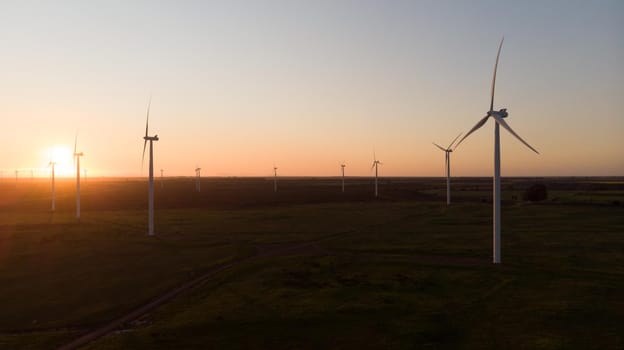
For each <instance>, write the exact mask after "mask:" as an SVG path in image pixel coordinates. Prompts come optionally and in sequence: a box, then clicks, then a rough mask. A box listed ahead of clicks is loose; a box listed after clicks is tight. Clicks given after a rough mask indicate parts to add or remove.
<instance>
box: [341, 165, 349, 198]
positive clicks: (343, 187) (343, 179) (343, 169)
mask: <svg viewBox="0 0 624 350" xmlns="http://www.w3.org/2000/svg"><path fill="white" fill-rule="evenodd" d="M346 166H347V165H346V164H345V163H344V162H342V163H341V164H340V169H341V170H342V193H344V190H345V186H344V182H345V175H344V174H345V167H346Z"/></svg>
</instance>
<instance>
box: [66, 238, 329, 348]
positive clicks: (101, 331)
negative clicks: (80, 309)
mask: <svg viewBox="0 0 624 350" xmlns="http://www.w3.org/2000/svg"><path fill="white" fill-rule="evenodd" d="M333 236H334V235H332V236H331V237H333ZM331 237H323V238H321V239H328V238H331ZM318 241H319V240H315V241H312V242H305V243H294V244H293V243H289V244H271V245H261V246H258V247H257V252H256V254H254V255H252V256H249V257H246V258H241V259H238V260H235V261H232V262H229V263H224V264H221V265H217V266H215V267H214V268H212V269H210V270H209V271H207V272H206V273H204V274H202V275H201V276H199V277H197V278H195V279H193V280H191V281H189V282H186V283H184V284H183V285H181V286H178V287H176V288H174V289H172V290H170V291H168V292H167V293H165V294H163V295H161V296H159V297H157V298H156V299H154V300H152V301H150V302H148V303H147V304H145V305H143V306H141V307H139V308H138V309H135V310H134V311H132V312H130V313H128V314H126V315H124V316H121V317H119V318H117V319H115V320H113V321H111V322H109V323H107V324H105V325H102V326H100V327H98V328H96V329H94V330H91V331H90V332H88V333H86V334H83V335H82V336H80V337H79V338H76V339H74V340H73V341H71V342H70V343H67V344H65V345H63V346H61V347H60V348H59V350H70V349H77V348H79V347H81V346H83V345H86V344H88V343H90V342H92V341H94V340H96V339H98V338H100V337H102V336H104V335H106V334H108V333H110V332H112V331H114V330H116V329H118V328H120V327H121V326H123V325H124V324H127V323H129V322H132V321H134V320H136V319H138V318H139V317H141V316H143V315H145V314H146V313H148V312H149V311H151V310H153V309H155V308H157V307H159V306H160V305H163V304H164V303H166V302H168V301H170V300H171V299H173V298H175V297H176V296H177V295H178V294H180V293H182V292H185V291H187V290H189V289H191V288H193V287H195V286H197V285H199V284H202V283H203V282H205V281H207V280H209V279H210V278H212V277H213V276H214V275H216V274H218V273H220V272H222V271H224V270H227V269H229V268H231V267H234V266H237V265H240V264H242V263H244V262H247V261H250V260H253V259H258V258H266V257H276V256H286V255H291V254H297V255H323V254H326V252H325V251H324V250H322V248H320V246H319V245H318Z"/></svg>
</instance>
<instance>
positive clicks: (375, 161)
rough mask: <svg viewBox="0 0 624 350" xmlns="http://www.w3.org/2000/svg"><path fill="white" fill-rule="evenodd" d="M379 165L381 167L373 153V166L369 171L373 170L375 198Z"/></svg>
mask: <svg viewBox="0 0 624 350" xmlns="http://www.w3.org/2000/svg"><path fill="white" fill-rule="evenodd" d="M379 165H383V163H381V162H380V161H378V160H377V156H376V155H375V152H373V166H371V170H373V168H375V197H377V196H378V195H379V191H378V190H377V178H378V175H379V171H378V170H379V169H378V168H379Z"/></svg>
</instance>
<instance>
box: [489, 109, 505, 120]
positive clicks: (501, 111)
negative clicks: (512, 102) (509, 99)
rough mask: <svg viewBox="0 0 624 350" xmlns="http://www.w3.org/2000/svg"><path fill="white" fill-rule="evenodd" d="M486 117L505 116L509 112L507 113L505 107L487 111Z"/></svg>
mask: <svg viewBox="0 0 624 350" xmlns="http://www.w3.org/2000/svg"><path fill="white" fill-rule="evenodd" d="M487 116H488V117H500V118H507V117H508V116H509V113H507V108H502V109H501V110H500V111H489V112H487Z"/></svg>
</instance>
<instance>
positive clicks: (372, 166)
mask: <svg viewBox="0 0 624 350" xmlns="http://www.w3.org/2000/svg"><path fill="white" fill-rule="evenodd" d="M373 169H375V162H373V165H371V170H373Z"/></svg>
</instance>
